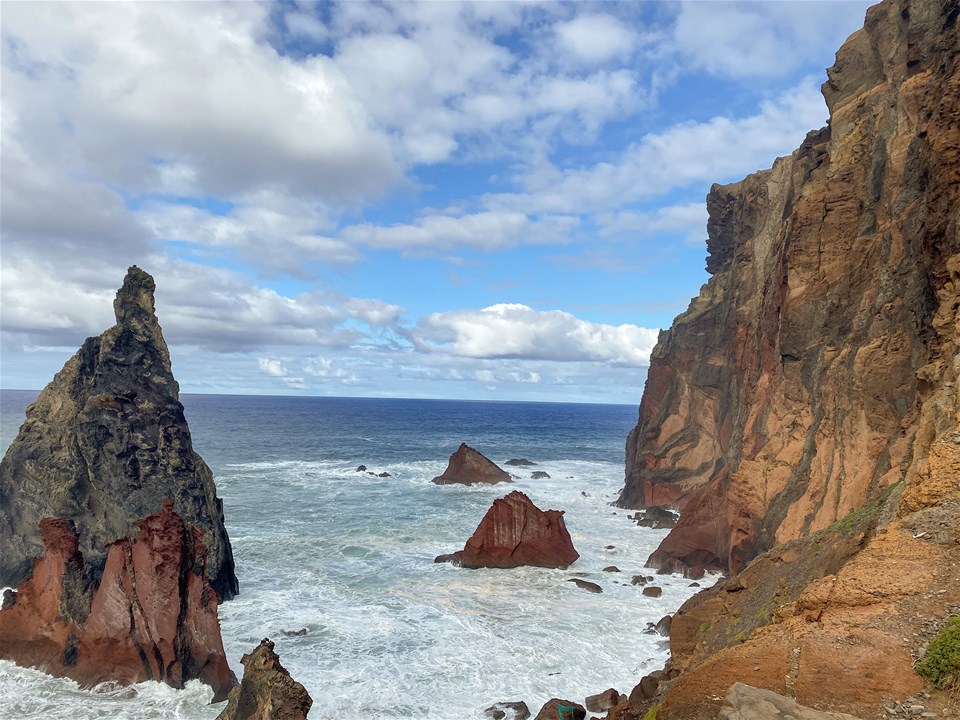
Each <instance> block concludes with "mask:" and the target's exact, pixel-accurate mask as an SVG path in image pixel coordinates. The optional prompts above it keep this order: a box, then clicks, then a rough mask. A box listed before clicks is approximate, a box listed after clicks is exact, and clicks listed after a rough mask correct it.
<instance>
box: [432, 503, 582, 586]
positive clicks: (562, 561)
mask: <svg viewBox="0 0 960 720" xmlns="http://www.w3.org/2000/svg"><path fill="white" fill-rule="evenodd" d="M579 557H580V553H578V552H577V551H576V550H575V549H574V547H573V541H572V540H571V539H570V533H569V532H567V526H566V524H565V523H564V522H563V511H562V510H541V509H540V508H538V507H537V506H536V505H534V504H533V501H531V500H530V498H528V497H527V496H526V495H524V494H523V493H522V492H519V491H517V490H515V491H514V492H512V493H510V494H509V495H506V496H505V497H502V498H498V499H497V500H494V501H493V505H492V506H491V507H490V509H489V510H487V513H486V515H484V516H483V520H481V521H480V525H479V526H477V529H476V531H475V532H474V533H473V536H472V537H471V538H470V539H469V540H467V544H466V545H465V546H464V548H463V550H460V551H458V552H455V553H453V554H451V555H440V556H439V557H437V558H436V562H452V563H454V564H455V565H460V566H461V567H466V568H481V567H487V568H515V567H520V566H521V565H534V566H537V567H546V568H565V567H567V566H568V565H570V564H571V563H572V562H574V561H575V560H576V559H577V558H579Z"/></svg>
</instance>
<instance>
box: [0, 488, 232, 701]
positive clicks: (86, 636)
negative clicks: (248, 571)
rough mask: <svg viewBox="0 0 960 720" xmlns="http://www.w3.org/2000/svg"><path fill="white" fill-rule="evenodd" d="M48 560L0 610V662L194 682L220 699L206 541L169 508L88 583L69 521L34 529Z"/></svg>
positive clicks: (223, 688)
mask: <svg viewBox="0 0 960 720" xmlns="http://www.w3.org/2000/svg"><path fill="white" fill-rule="evenodd" d="M40 527H41V531H42V533H43V542H44V553H43V555H41V556H40V557H38V558H37V559H36V560H35V561H34V563H33V571H32V573H31V576H30V579H29V580H27V581H25V582H23V583H22V584H21V585H20V587H19V588H18V589H17V592H16V593H15V594H14V595H13V596H12V598H11V601H10V602H7V603H5V606H4V609H3V610H0V658H2V659H4V660H13V661H15V662H16V663H18V664H20V665H26V666H32V667H38V668H42V669H44V670H45V671H46V672H49V673H51V674H53V675H57V676H65V677H69V678H72V679H73V680H76V681H77V682H78V683H80V685H82V686H84V687H93V686H95V685H97V684H98V683H101V682H104V681H108V680H111V681H116V682H121V683H124V684H126V683H134V682H141V681H144V680H156V681H159V682H165V683H167V684H168V685H172V686H173V687H183V684H184V683H185V682H186V681H187V680H191V679H193V678H199V679H200V680H201V681H203V682H204V683H206V684H208V685H210V686H211V687H212V688H213V690H214V701H215V702H217V701H220V700H224V699H226V697H227V693H229V692H230V689H231V688H232V687H233V685H234V684H235V682H236V679H235V678H234V676H233V673H232V672H231V671H230V668H229V667H228V666H227V660H226V656H225V654H224V651H223V644H222V642H221V640H220V622H219V620H218V619H217V594H216V592H215V591H214V590H213V588H212V587H211V586H210V584H209V582H208V581H207V579H206V577H205V576H204V572H203V570H204V564H205V562H206V548H205V547H204V545H203V534H202V533H201V532H200V531H199V530H196V529H192V528H188V527H187V526H186V525H185V524H184V522H183V520H182V519H181V518H180V517H179V515H177V513H175V512H174V511H173V503H172V502H168V503H167V504H166V505H165V506H164V507H163V509H162V510H160V512H157V513H154V514H153V515H150V516H148V517H146V518H144V519H143V520H140V521H139V522H138V523H137V527H138V529H139V532H138V534H137V537H136V538H135V539H129V538H121V539H119V540H117V541H116V542H113V543H111V544H110V546H109V547H108V548H107V559H106V563H105V565H104V567H103V570H102V574H101V577H100V581H99V583H94V582H91V579H90V574H89V573H88V572H87V570H88V568H87V567H86V566H85V563H84V558H83V554H82V553H81V552H80V549H79V548H80V542H79V538H78V535H77V531H76V526H75V524H74V522H73V521H72V520H64V519H52V518H46V519H44V520H43V521H41V523H40Z"/></svg>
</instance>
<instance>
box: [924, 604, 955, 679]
mask: <svg viewBox="0 0 960 720" xmlns="http://www.w3.org/2000/svg"><path fill="white" fill-rule="evenodd" d="M916 669H917V672H918V673H920V675H921V676H922V677H924V678H926V679H927V680H929V681H930V682H931V683H932V684H933V686H934V687H935V688H938V689H940V690H942V689H943V688H945V687H947V685H949V684H950V682H951V681H952V680H954V679H955V678H956V677H957V674H958V673H960V616H957V617H952V618H950V619H949V620H947V622H946V624H945V625H944V626H943V627H942V628H940V632H939V633H937V637H935V638H934V639H933V642H931V643H930V646H929V647H928V648H927V652H926V653H924V655H923V657H922V658H921V659H920V662H918V663H917V668H916Z"/></svg>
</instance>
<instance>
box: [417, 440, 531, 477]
mask: <svg viewBox="0 0 960 720" xmlns="http://www.w3.org/2000/svg"><path fill="white" fill-rule="evenodd" d="M433 482H435V483H436V484H437V485H450V484H453V483H460V484H462V485H472V484H473V483H486V484H488V485H493V484H495V483H499V482H513V481H512V480H511V479H510V473H508V472H506V471H505V470H503V469H502V468H500V467H498V466H497V464H496V463H495V462H493V461H492V460H490V459H489V458H487V457H486V456H485V455H484V454H483V453H481V452H480V451H478V450H474V449H473V448H472V447H470V446H469V445H467V444H466V443H460V447H459V448H457V451H456V452H455V453H453V455H451V456H450V462H449V463H448V464H447V469H446V470H444V471H443V474H442V475H438V476H437V477H435V478H434V479H433Z"/></svg>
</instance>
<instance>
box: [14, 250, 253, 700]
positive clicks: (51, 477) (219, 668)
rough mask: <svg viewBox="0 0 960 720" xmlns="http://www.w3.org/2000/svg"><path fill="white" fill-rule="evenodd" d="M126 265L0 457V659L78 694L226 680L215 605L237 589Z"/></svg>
mask: <svg viewBox="0 0 960 720" xmlns="http://www.w3.org/2000/svg"><path fill="white" fill-rule="evenodd" d="M153 291H154V282H153V278H151V277H150V276H149V275H148V274H147V273H145V272H143V271H142V270H140V269H139V268H136V267H132V268H130V269H129V271H128V272H127V276H126V278H125V279H124V282H123V287H122V288H121V289H120V290H119V291H118V292H117V296H116V299H115V301H114V310H115V313H116V319H117V323H116V325H114V326H113V327H111V328H109V329H108V330H106V331H105V332H104V333H103V334H102V335H100V336H99V337H95V338H88V339H87V340H86V341H85V342H84V343H83V345H82V346H81V348H80V350H79V351H78V352H77V354H76V355H74V356H73V357H72V358H71V359H70V360H69V361H67V363H66V365H64V367H63V369H62V370H61V371H60V372H59V373H57V375H56V376H55V377H54V378H53V380H52V381H51V382H50V384H49V385H47V387H46V388H44V390H43V391H42V392H41V393H40V396H39V397H38V398H37V400H36V401H35V402H34V403H33V404H32V405H30V407H28V408H27V417H26V422H24V424H23V425H22V427H21V428H20V432H19V434H18V435H17V437H16V439H15V440H14V441H13V443H12V444H11V445H10V447H9V449H8V450H7V453H6V455H5V456H4V458H3V460H2V462H0V548H2V553H0V584H9V585H17V586H19V587H18V591H17V593H16V594H15V595H14V596H13V597H12V598H11V599H12V603H11V602H9V601H7V602H5V603H4V609H3V610H2V611H0V655H2V657H3V658H4V659H9V660H13V661H14V662H16V663H18V664H20V665H26V666H33V667H39V668H41V669H44V670H46V671H48V672H51V673H52V674H55V675H59V676H66V677H70V678H73V679H74V680H76V681H77V682H79V683H80V684H82V685H84V686H91V685H95V684H97V683H100V682H103V681H115V682H120V683H131V682H138V681H141V680H148V679H149V680H157V681H161V682H165V683H167V684H169V685H172V686H174V687H182V686H183V684H184V683H185V682H186V681H188V680H191V679H194V678H199V679H200V680H202V681H203V682H205V683H207V684H209V685H211V686H212V687H213V688H214V692H215V695H216V696H217V697H218V698H219V697H225V696H226V692H227V691H228V690H229V688H230V687H231V684H232V682H233V680H234V678H233V674H232V673H231V672H230V670H229V668H228V667H227V663H226V660H225V658H224V654H223V646H222V642H221V639H220V626H219V622H218V620H217V605H218V603H219V602H220V601H221V600H222V599H225V598H231V597H233V595H234V594H235V593H236V592H237V579H236V576H235V574H234V569H233V555H232V551H231V548H230V541H229V539H228V538H227V534H226V530H225V529H224V525H223V508H222V504H221V501H220V499H219V498H218V497H217V495H216V488H215V487H214V483H213V476H212V474H211V472H210V469H209V468H208V467H207V466H206V464H205V463H204V462H203V460H202V459H201V458H200V456H199V455H197V454H196V453H195V452H194V451H193V448H192V444H191V439H190V431H189V429H188V428H187V423H186V420H185V419H184V415H183V406H182V405H181V404H180V402H179V400H178V393H179V387H178V385H177V382H176V380H174V378H173V374H172V372H171V369H170V356H169V353H168V351H167V346H166V343H165V342H164V340H163V335H162V333H161V330H160V325H159V324H158V323H157V318H156V315H155V313H154V302H153Z"/></svg>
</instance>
